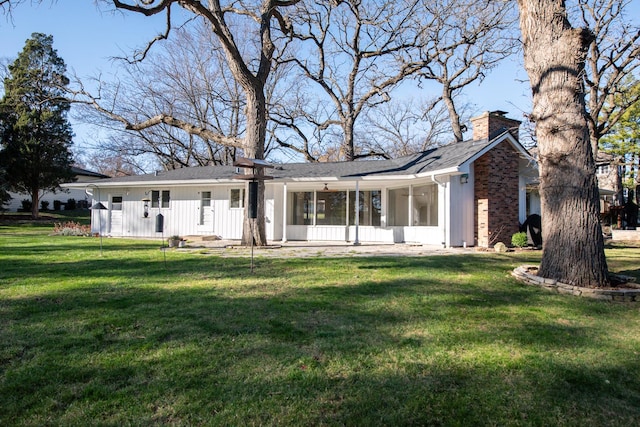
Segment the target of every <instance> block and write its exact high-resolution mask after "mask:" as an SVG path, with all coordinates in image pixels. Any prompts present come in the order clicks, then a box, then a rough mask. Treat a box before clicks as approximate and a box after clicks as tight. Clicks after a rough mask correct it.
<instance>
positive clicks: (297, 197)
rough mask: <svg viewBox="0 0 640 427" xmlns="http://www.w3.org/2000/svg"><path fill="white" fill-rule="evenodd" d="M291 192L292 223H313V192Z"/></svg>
mask: <svg viewBox="0 0 640 427" xmlns="http://www.w3.org/2000/svg"><path fill="white" fill-rule="evenodd" d="M290 194H291V198H290V199H291V210H290V212H291V219H290V224H291V225H311V224H313V212H314V210H313V192H312V191H300V192H296V193H290Z"/></svg>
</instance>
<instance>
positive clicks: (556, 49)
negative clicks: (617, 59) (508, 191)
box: [518, 0, 609, 287]
mask: <svg viewBox="0 0 640 427" xmlns="http://www.w3.org/2000/svg"><path fill="white" fill-rule="evenodd" d="M518 4H519V6H520V29H521V31H522V41H523V47H524V60H525V67H526V69H527V73H528V75H529V80H530V82H531V89H532V92H533V112H532V120H533V121H535V123H536V136H537V139H538V149H539V167H540V196H541V202H542V237H543V252H542V261H541V263H540V270H539V275H541V276H543V277H547V278H552V279H556V280H559V281H561V282H564V283H568V284H573V285H580V286H588V287H603V286H607V285H609V278H608V269H607V262H606V259H605V256H604V242H603V237H602V229H601V227H600V218H599V211H600V206H599V197H598V186H597V181H596V177H595V163H594V158H593V153H592V149H591V143H590V139H589V129H588V125H587V118H586V117H587V113H586V109H585V100H584V92H583V87H582V80H581V77H582V73H583V71H584V60H585V56H586V50H587V47H588V45H589V42H590V40H591V37H592V36H591V33H590V32H588V31H587V30H582V29H574V28H572V27H571V26H570V24H569V22H568V20H567V14H566V10H565V5H564V1H563V0H518Z"/></svg>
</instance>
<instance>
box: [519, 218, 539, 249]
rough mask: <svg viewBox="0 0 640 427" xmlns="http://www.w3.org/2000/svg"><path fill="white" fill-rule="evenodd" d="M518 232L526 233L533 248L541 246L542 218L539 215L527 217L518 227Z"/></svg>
mask: <svg viewBox="0 0 640 427" xmlns="http://www.w3.org/2000/svg"><path fill="white" fill-rule="evenodd" d="M520 231H525V232H527V234H528V236H529V239H530V240H531V243H533V246H536V247H537V246H541V245H542V218H541V217H540V215H538V214H532V215H529V216H528V217H527V219H526V220H525V222H524V223H523V224H522V225H521V226H520Z"/></svg>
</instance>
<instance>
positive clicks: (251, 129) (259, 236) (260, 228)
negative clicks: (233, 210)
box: [242, 81, 267, 246]
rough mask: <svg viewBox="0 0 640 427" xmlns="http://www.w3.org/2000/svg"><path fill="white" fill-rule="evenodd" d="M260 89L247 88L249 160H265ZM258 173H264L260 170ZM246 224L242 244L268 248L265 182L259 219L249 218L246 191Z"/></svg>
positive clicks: (260, 186) (263, 106)
mask: <svg viewBox="0 0 640 427" xmlns="http://www.w3.org/2000/svg"><path fill="white" fill-rule="evenodd" d="M254 84H256V86H258V87H251V88H247V87H246V88H245V94H246V96H247V106H246V117H247V129H246V135H245V149H244V154H245V156H246V157H248V158H253V159H261V160H262V159H264V140H265V138H266V134H267V115H266V100H265V96H264V90H263V88H262V87H261V86H259V85H258V84H257V81H256V82H254ZM257 172H264V170H261V169H258V170H256V173H257ZM244 205H245V210H244V224H243V227H242V244H243V245H251V240H252V239H253V244H255V245H256V246H266V244H267V237H266V230H265V217H264V216H265V210H264V181H262V180H261V181H259V183H258V217H257V218H256V219H252V218H249V191H245V204H244Z"/></svg>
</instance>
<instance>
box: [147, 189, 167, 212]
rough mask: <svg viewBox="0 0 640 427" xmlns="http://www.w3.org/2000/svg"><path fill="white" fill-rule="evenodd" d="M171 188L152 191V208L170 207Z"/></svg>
mask: <svg viewBox="0 0 640 427" xmlns="http://www.w3.org/2000/svg"><path fill="white" fill-rule="evenodd" d="M169 199H170V197H169V190H162V191H160V190H153V191H151V207H152V208H158V207H162V208H168V207H169Z"/></svg>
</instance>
